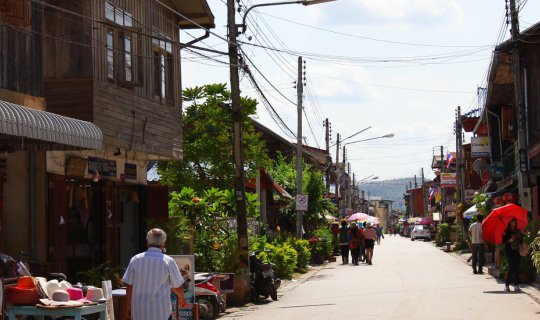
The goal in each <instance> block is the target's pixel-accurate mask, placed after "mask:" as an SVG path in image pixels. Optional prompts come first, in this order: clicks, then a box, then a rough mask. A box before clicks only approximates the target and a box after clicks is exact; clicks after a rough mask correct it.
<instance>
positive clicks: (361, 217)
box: [347, 212, 369, 221]
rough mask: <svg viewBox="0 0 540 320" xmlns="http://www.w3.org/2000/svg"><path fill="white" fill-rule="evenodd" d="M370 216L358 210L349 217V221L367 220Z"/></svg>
mask: <svg viewBox="0 0 540 320" xmlns="http://www.w3.org/2000/svg"><path fill="white" fill-rule="evenodd" d="M368 218H369V216H368V215H367V214H365V213H362V212H357V213H355V214H352V215H351V216H350V217H348V218H347V220H349V221H366V220H367V219H368Z"/></svg>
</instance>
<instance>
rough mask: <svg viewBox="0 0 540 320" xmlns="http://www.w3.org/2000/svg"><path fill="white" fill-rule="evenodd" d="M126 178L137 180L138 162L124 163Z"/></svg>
mask: <svg viewBox="0 0 540 320" xmlns="http://www.w3.org/2000/svg"><path fill="white" fill-rule="evenodd" d="M124 179H129V180H137V164H136V163H127V162H126V163H124Z"/></svg>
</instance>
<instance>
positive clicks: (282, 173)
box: [267, 153, 336, 233]
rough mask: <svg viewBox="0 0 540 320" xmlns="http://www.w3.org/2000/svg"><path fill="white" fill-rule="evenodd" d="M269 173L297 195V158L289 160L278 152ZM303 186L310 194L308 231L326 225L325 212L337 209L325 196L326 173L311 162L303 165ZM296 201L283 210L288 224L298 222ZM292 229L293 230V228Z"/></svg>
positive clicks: (306, 213)
mask: <svg viewBox="0 0 540 320" xmlns="http://www.w3.org/2000/svg"><path fill="white" fill-rule="evenodd" d="M267 169H268V170H267V171H268V173H270V175H271V176H272V177H273V178H274V180H275V181H277V182H278V183H279V184H280V185H281V186H282V187H283V188H284V189H285V190H287V192H288V193H289V194H291V195H292V196H293V197H295V196H296V162H295V159H291V161H287V159H286V158H285V156H283V155H282V154H281V153H278V154H277V156H276V159H275V160H273V161H272V166H271V167H268V168H267ZM302 186H303V191H302V192H303V193H304V194H307V195H308V199H309V201H308V211H306V212H304V215H303V223H304V228H305V230H306V232H307V233H310V232H311V230H314V229H317V228H318V227H320V226H321V225H325V224H326V223H327V222H326V219H325V218H324V213H325V212H333V211H335V208H336V207H335V205H334V204H333V203H332V201H330V199H325V198H323V194H324V192H325V190H324V174H323V173H322V172H321V171H317V170H314V169H313V167H312V166H310V165H309V164H306V163H303V166H302ZM295 206H296V203H295V202H294V201H291V202H290V203H289V205H288V207H287V208H286V209H285V211H284V212H282V215H281V219H283V220H284V222H286V224H288V225H295V223H296V207H295ZM291 231H292V230H291Z"/></svg>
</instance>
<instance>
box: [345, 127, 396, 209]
mask: <svg viewBox="0 0 540 320" xmlns="http://www.w3.org/2000/svg"><path fill="white" fill-rule="evenodd" d="M353 136H354V135H353ZM393 137H394V134H393V133H388V134H385V135H383V136H380V137H374V138H368V139H362V140H356V141H351V142H347V143H345V144H343V165H345V147H346V146H347V145H348V144H353V143H358V142H363V141H369V140H376V139H383V138H393ZM377 178H378V177H377ZM349 192H350V191H349ZM346 197H347V195H346ZM348 197H349V200H350V195H348Z"/></svg>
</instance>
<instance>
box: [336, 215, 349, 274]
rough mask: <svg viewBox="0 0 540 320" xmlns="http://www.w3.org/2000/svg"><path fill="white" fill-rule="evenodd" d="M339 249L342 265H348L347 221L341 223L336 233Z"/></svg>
mask: <svg viewBox="0 0 540 320" xmlns="http://www.w3.org/2000/svg"><path fill="white" fill-rule="evenodd" d="M338 237H339V248H340V250H341V261H342V262H343V264H347V263H349V226H348V225H347V220H342V221H341V227H340V228H339V231H338Z"/></svg>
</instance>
